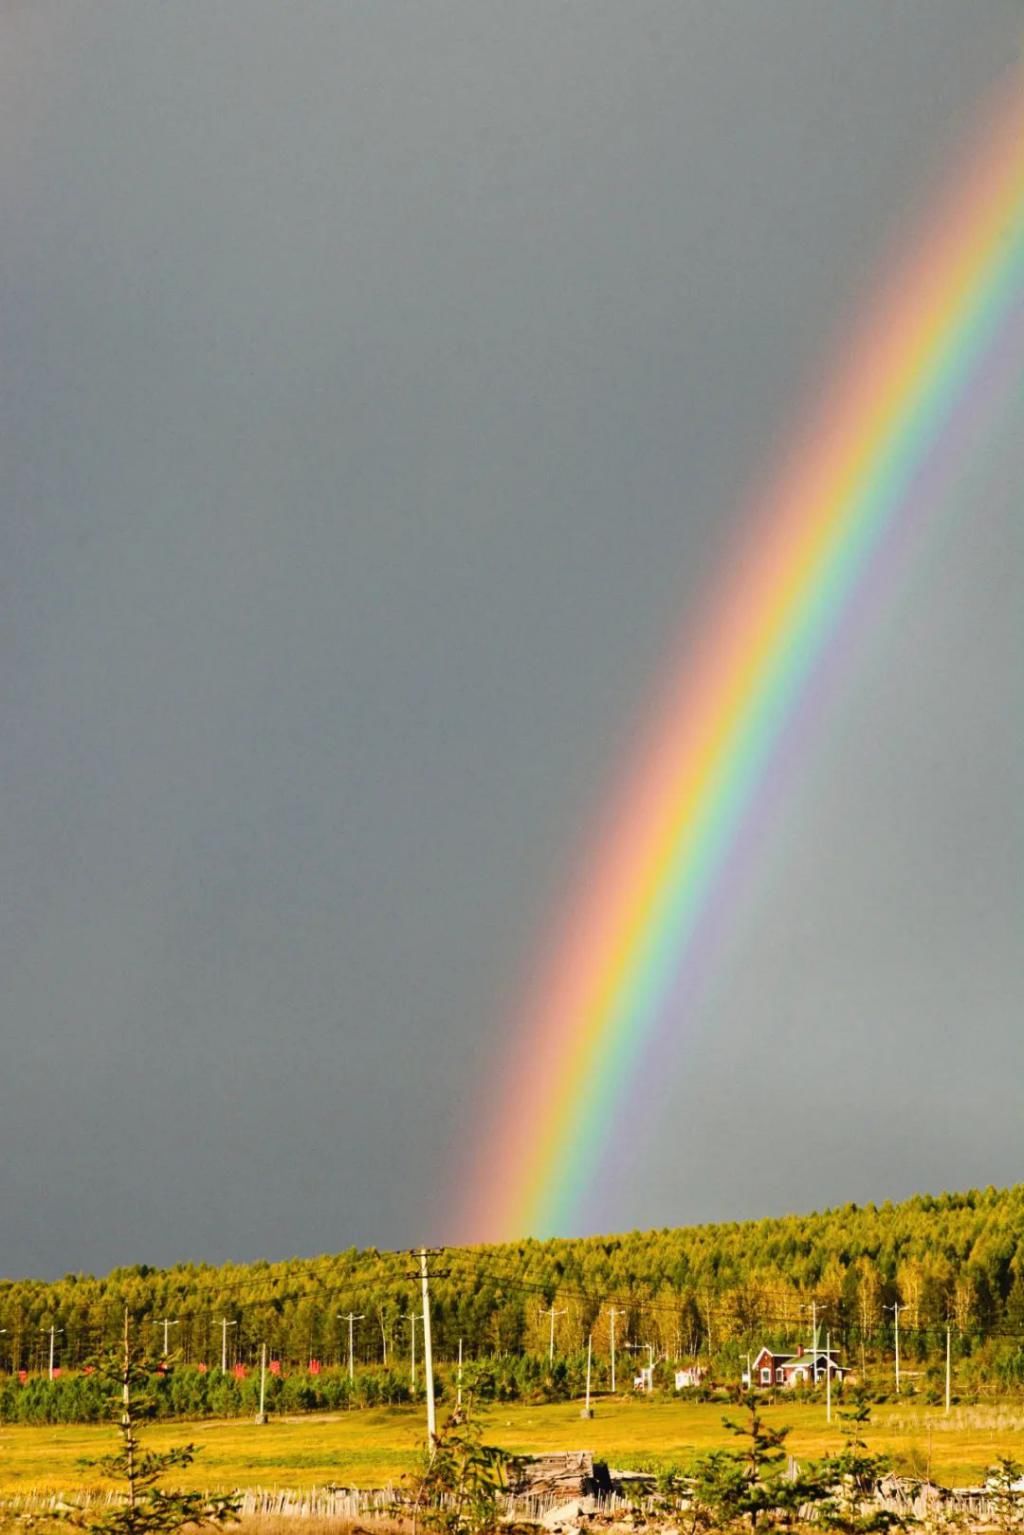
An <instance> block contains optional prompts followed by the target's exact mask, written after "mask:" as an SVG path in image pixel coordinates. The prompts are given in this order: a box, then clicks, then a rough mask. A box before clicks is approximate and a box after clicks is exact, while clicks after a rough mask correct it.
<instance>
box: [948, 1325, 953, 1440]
mask: <svg viewBox="0 0 1024 1535" xmlns="http://www.w3.org/2000/svg"><path fill="white" fill-rule="evenodd" d="M952 1362H953V1353H952V1344H951V1341H950V1328H949V1323H948V1322H947V1323H946V1415H947V1417H948V1416H949V1407H950V1402H951V1400H952V1386H953V1369H952Z"/></svg>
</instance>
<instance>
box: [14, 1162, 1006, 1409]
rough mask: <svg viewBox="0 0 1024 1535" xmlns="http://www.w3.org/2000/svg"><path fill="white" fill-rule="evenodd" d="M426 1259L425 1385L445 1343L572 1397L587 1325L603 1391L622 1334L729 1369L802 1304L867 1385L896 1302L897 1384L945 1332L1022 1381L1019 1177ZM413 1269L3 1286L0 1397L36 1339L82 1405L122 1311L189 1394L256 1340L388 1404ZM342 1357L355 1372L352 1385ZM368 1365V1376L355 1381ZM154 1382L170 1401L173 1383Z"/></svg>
mask: <svg viewBox="0 0 1024 1535" xmlns="http://www.w3.org/2000/svg"><path fill="white" fill-rule="evenodd" d="M436 1267H437V1269H438V1274H437V1277H435V1278H434V1279H433V1280H432V1284H431V1303H432V1304H431V1310H432V1318H433V1336H434V1348H435V1354H436V1356H437V1357H438V1359H439V1362H440V1367H441V1375H442V1378H444V1369H445V1364H446V1363H448V1364H451V1362H453V1361H454V1360H455V1358H456V1356H457V1353H458V1349H459V1345H460V1341H461V1346H462V1352H463V1357H464V1359H465V1361H466V1363H467V1368H469V1367H470V1366H472V1368H473V1369H475V1370H476V1371H477V1372H478V1373H479V1375H480V1380H481V1389H488V1390H490V1391H491V1392H492V1393H493V1394H497V1395H515V1394H519V1393H520V1392H522V1393H524V1394H525V1393H528V1392H530V1391H534V1390H537V1391H539V1390H542V1389H547V1390H550V1389H552V1387H553V1386H554V1384H555V1376H556V1374H559V1373H560V1375H561V1378H562V1381H563V1383H564V1386H565V1389H566V1390H568V1389H569V1387H570V1384H571V1383H572V1381H573V1380H574V1378H575V1375H576V1373H577V1361H578V1360H579V1358H580V1357H581V1356H582V1355H583V1353H584V1352H585V1349H586V1343H587V1338H588V1335H592V1336H593V1345H594V1351H595V1358H596V1360H597V1361H598V1369H599V1376H598V1380H599V1382H600V1383H601V1384H607V1378H606V1377H607V1366H608V1357H609V1353H610V1346H611V1329H612V1327H614V1328H615V1337H616V1344H617V1348H618V1351H619V1358H620V1371H619V1374H620V1378H619V1382H618V1383H619V1385H620V1386H621V1385H622V1384H623V1382H624V1381H626V1380H627V1377H628V1376H629V1374H630V1366H629V1363H628V1355H627V1353H626V1351H627V1349H629V1348H633V1349H634V1350H636V1351H637V1354H638V1356H639V1357H640V1358H642V1359H643V1360H644V1361H646V1359H647V1358H649V1357H651V1356H653V1357H654V1358H656V1359H664V1360H667V1361H672V1360H677V1359H678V1360H685V1359H690V1358H701V1357H703V1359H704V1360H705V1361H710V1364H711V1373H712V1378H715V1379H723V1380H726V1379H728V1380H733V1379H734V1378H735V1377H736V1376H737V1374H738V1369H739V1366H740V1362H741V1361H742V1359H743V1358H744V1355H745V1353H746V1351H748V1350H750V1349H753V1348H756V1347H758V1346H760V1345H761V1344H764V1343H766V1344H769V1345H772V1346H777V1347H786V1346H796V1345H797V1344H798V1343H800V1342H807V1341H809V1339H810V1325H811V1324H810V1318H811V1315H812V1309H813V1312H814V1313H815V1314H816V1315H817V1317H818V1320H819V1324H820V1327H821V1330H822V1339H823V1337H824V1331H825V1330H826V1329H827V1330H828V1332H829V1333H830V1334H831V1338H832V1342H833V1345H834V1346H836V1347H838V1348H839V1349H840V1350H842V1351H843V1353H844V1354H845V1355H846V1356H847V1359H848V1361H849V1363H850V1364H851V1365H852V1366H853V1367H854V1369H855V1370H856V1369H859V1370H860V1371H862V1372H863V1373H864V1374H865V1375H866V1376H868V1377H870V1376H871V1375H872V1372H875V1373H876V1374H877V1376H878V1378H879V1379H882V1378H884V1371H885V1362H886V1360H887V1359H888V1358H889V1357H890V1356H891V1352H892V1348H893V1342H894V1309H893V1308H894V1307H895V1306H896V1305H898V1306H899V1328H900V1340H901V1353H902V1357H903V1361H904V1367H905V1371H906V1380H907V1388H908V1389H914V1385H915V1380H916V1381H918V1382H919V1383H920V1384H922V1385H924V1384H926V1383H927V1382H928V1381H929V1380H930V1379H931V1378H932V1377H933V1376H934V1373H935V1371H936V1370H937V1369H938V1368H939V1366H940V1364H941V1362H943V1361H944V1358H945V1349H946V1330H947V1327H948V1328H949V1329H950V1335H951V1347H952V1351H953V1354H954V1358H955V1361H956V1370H957V1380H958V1382H959V1383H960V1384H961V1385H962V1386H963V1387H964V1389H978V1388H981V1387H984V1386H998V1387H1000V1388H1006V1387H1013V1386H1016V1385H1018V1384H1021V1383H1024V1185H1018V1186H1016V1187H1014V1188H1010V1189H1004V1190H998V1189H992V1188H989V1189H985V1190H983V1191H970V1192H967V1193H962V1194H943V1195H939V1196H936V1197H932V1196H929V1195H921V1196H918V1197H916V1198H913V1199H909V1200H907V1201H905V1202H903V1203H900V1204H883V1205H879V1206H876V1205H865V1206H857V1205H845V1206H843V1207H841V1208H837V1209H832V1210H825V1211H823V1212H821V1213H819V1214H814V1215H804V1216H786V1217H783V1218H779V1219H771V1220H761V1221H747V1222H737V1223H731V1224H727V1225H706V1226H694V1227H683V1228H679V1229H663V1230H658V1231H648V1232H632V1233H629V1234H626V1235H623V1236H615V1237H587V1238H578V1239H572V1240H568V1239H557V1238H556V1239H552V1240H549V1241H535V1240H528V1241H523V1242H518V1243H505V1244H497V1245H493V1246H487V1247H474V1248H462V1249H450V1250H448V1251H447V1252H446V1253H445V1255H444V1258H443V1260H438V1262H437V1265H436ZM410 1272H411V1265H410V1259H409V1255H408V1253H406V1252H395V1253H391V1252H378V1251H377V1250H375V1249H372V1248H371V1249H366V1250H363V1251H358V1250H356V1249H350V1250H348V1251H345V1252H341V1253H337V1254H333V1255H325V1256H323V1257H319V1258H313V1259H302V1260H299V1259H293V1260H288V1261H284V1262H277V1263H269V1262H257V1263H253V1264H248V1265H237V1264H227V1265H223V1266H221V1267H211V1266H208V1265H192V1264H189V1265H180V1266H177V1267H175V1268H170V1269H151V1268H149V1267H147V1266H146V1265H145V1264H139V1265H137V1266H136V1267H133V1268H122V1269H115V1270H114V1271H113V1272H112V1273H110V1274H108V1275H106V1276H105V1277H103V1278H94V1277H91V1276H87V1275H81V1274H68V1275H66V1276H65V1277H64V1278H63V1279H61V1280H58V1281H56V1282H53V1283H45V1282H42V1281H37V1280H27V1279H21V1280H7V1281H2V1282H0V1329H2V1332H0V1377H2V1376H3V1375H6V1376H7V1377H8V1380H7V1383H6V1384H5V1386H4V1388H3V1390H4V1394H5V1402H4V1404H0V1411H3V1413H4V1416H16V1415H17V1413H16V1411H15V1410H14V1408H13V1407H11V1408H10V1410H8V1405H7V1402H6V1399H7V1396H8V1395H9V1393H10V1392H11V1391H17V1390H18V1389H19V1388H20V1389H21V1390H22V1391H26V1390H28V1389H29V1387H30V1386H31V1387H32V1389H33V1390H38V1389H39V1387H38V1386H34V1385H33V1382H32V1378H33V1377H37V1376H39V1375H43V1376H48V1375H49V1373H50V1361H51V1349H52V1360H53V1369H54V1372H55V1373H56V1372H59V1378H58V1380H54V1381H50V1380H46V1381H45V1385H46V1386H47V1387H48V1388H55V1387H56V1388H58V1389H60V1383H63V1390H64V1391H66V1392H67V1393H68V1395H69V1400H70V1395H71V1385H70V1381H67V1382H65V1381H64V1377H65V1376H69V1375H71V1374H72V1373H73V1374H75V1375H77V1376H80V1377H81V1379H80V1381H79V1384H78V1386H77V1387H76V1390H78V1391H79V1392H81V1393H83V1400H84V1398H85V1397H87V1396H88V1393H89V1392H90V1390H94V1388H92V1387H90V1385H89V1378H88V1375H85V1376H82V1375H81V1372H82V1371H83V1369H84V1368H85V1367H87V1365H88V1362H89V1360H90V1359H92V1358H94V1357H95V1356H96V1355H97V1354H98V1353H100V1352H102V1351H103V1350H104V1349H109V1348H111V1347H113V1346H115V1344H116V1340H117V1337H118V1330H119V1328H120V1326H121V1321H122V1317H123V1312H124V1308H125V1306H127V1307H128V1309H129V1312H130V1314H131V1316H132V1318H133V1325H134V1326H135V1327H136V1329H137V1333H138V1335H141V1336H146V1335H148V1337H149V1339H150V1342H151V1346H152V1351H153V1355H154V1358H156V1357H158V1356H159V1355H160V1354H161V1353H162V1352H163V1350H164V1347H165V1346H166V1347H167V1349H168V1351H169V1353H170V1354H171V1355H172V1356H173V1358H174V1361H175V1365H176V1368H175V1369H174V1370H173V1371H171V1372H169V1373H170V1375H171V1376H173V1378H174V1379H175V1380H180V1381H182V1382H184V1381H185V1379H186V1378H188V1379H189V1380H190V1381H191V1384H190V1385H189V1387H188V1390H189V1391H191V1392H192V1395H193V1396H194V1397H197V1398H198V1397H203V1398H204V1399H206V1398H208V1397H210V1395H211V1393H213V1392H214V1387H216V1389H217V1391H220V1392H221V1393H222V1394H223V1393H224V1392H228V1393H231V1392H233V1393H234V1394H235V1395H236V1396H237V1397H238V1398H239V1399H241V1397H242V1396H244V1395H245V1392H246V1390H248V1389H250V1388H249V1387H248V1386H247V1384H246V1382H247V1381H248V1380H249V1379H250V1377H251V1372H252V1371H253V1370H254V1368H255V1367H256V1365H257V1363H258V1359H259V1354H260V1349H261V1346H262V1345H264V1344H265V1345H266V1347H267V1351H268V1356H269V1358H270V1359H271V1360H272V1361H273V1362H274V1375H275V1378H276V1379H278V1381H279V1384H278V1385H275V1386H274V1387H273V1388H272V1389H273V1390H274V1392H275V1393H276V1392H281V1393H283V1392H285V1391H287V1392H289V1393H293V1392H299V1390H300V1386H299V1385H298V1384H296V1385H290V1384H289V1383H288V1382H289V1378H290V1377H296V1378H297V1379H301V1381H302V1383H303V1389H305V1390H306V1392H307V1397H308V1396H309V1393H310V1392H312V1395H313V1397H314V1398H315V1397H316V1396H317V1391H318V1390H319V1387H318V1386H317V1379H318V1376H319V1375H320V1374H326V1375H327V1376H329V1378H330V1379H331V1380H335V1379H336V1380H337V1381H338V1382H342V1381H343V1382H344V1384H343V1385H342V1384H339V1385H338V1386H337V1388H336V1389H337V1391H338V1392H340V1393H342V1394H345V1393H348V1392H351V1393H353V1396H354V1397H360V1395H361V1397H362V1398H363V1399H366V1398H367V1397H372V1396H374V1395H375V1394H376V1396H377V1399H378V1400H398V1399H401V1397H402V1393H403V1392H407V1393H408V1394H415V1390H414V1383H413V1377H412V1355H413V1348H414V1347H415V1349H416V1350H417V1352H419V1350H420V1349H421V1346H422V1344H421V1336H420V1324H419V1322H418V1320H417V1318H418V1314H419V1310H420V1304H419V1291H418V1287H417V1285H416V1283H415V1281H414V1280H413V1279H411V1278H410V1277H409V1275H410ZM552 1310H554V1312H555V1318H554V1333H553V1338H552V1319H551V1311H552ZM349 1314H352V1315H353V1317H354V1321H353V1324H352V1332H351V1338H352V1359H351V1362H350V1361H349V1356H348V1349H349V1338H350V1331H349V1321H348V1316H349ZM549 1354H550V1355H553V1358H552V1359H549ZM222 1364H223V1365H224V1366H226V1369H225V1370H223V1371H222V1370H221V1368H220V1366H221V1365H222ZM311 1364H312V1366H313V1368H312V1369H311ZM201 1367H205V1369H204V1368H201ZM236 1367H238V1368H237V1370H236ZM350 1369H351V1372H352V1374H353V1376H354V1375H355V1374H357V1373H358V1374H359V1376H360V1378H361V1379H362V1380H363V1381H364V1384H363V1386H361V1387H360V1388H359V1391H356V1390H355V1384H354V1382H350V1380H349V1378H348V1377H349V1370H350ZM374 1373H376V1374H377V1376H379V1383H378V1386H377V1387H375V1388H370V1387H368V1386H367V1385H365V1381H366V1380H367V1379H368V1378H369V1376H370V1375H372V1374H374ZM388 1381H390V1382H391V1384H386V1382H388ZM545 1381H546V1382H547V1385H546V1386H545V1385H544V1382H545ZM627 1383H628V1382H627ZM326 1384H327V1381H326V1380H325V1381H324V1386H326ZM420 1385H422V1382H420ZM173 1389H174V1391H180V1392H185V1391H186V1386H185V1385H184V1384H182V1385H180V1386H176V1387H174V1388H173ZM332 1389H334V1388H332ZM167 1392H168V1400H170V1394H171V1392H172V1387H171V1385H170V1384H168V1387H167ZM381 1393H383V1395H381ZM311 1405H319V1403H318V1401H313V1402H311ZM328 1405H329V1404H328ZM197 1407H198V1402H197ZM182 1410H189V1409H186V1408H185V1407H184V1404H182ZM210 1410H215V1409H213V1408H211V1409H210Z"/></svg>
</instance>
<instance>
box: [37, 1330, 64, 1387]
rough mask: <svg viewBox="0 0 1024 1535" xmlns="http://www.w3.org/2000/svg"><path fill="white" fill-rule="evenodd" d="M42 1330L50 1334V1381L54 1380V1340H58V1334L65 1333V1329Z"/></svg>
mask: <svg viewBox="0 0 1024 1535" xmlns="http://www.w3.org/2000/svg"><path fill="white" fill-rule="evenodd" d="M42 1330H43V1332H44V1333H46V1332H48V1333H49V1334H50V1379H51V1380H52V1379H53V1349H54V1340H55V1339H56V1337H57V1334H58V1333H59V1332H63V1331H64V1329H63V1327H44V1328H43V1329H42Z"/></svg>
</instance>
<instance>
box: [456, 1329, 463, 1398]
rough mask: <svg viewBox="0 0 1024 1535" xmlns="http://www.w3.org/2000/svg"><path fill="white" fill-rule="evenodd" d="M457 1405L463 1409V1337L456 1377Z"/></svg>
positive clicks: (460, 1340)
mask: <svg viewBox="0 0 1024 1535" xmlns="http://www.w3.org/2000/svg"><path fill="white" fill-rule="evenodd" d="M455 1382H456V1384H455V1406H456V1408H457V1409H458V1411H459V1412H461V1411H462V1339H461V1338H460V1339H459V1373H458V1375H457V1376H456V1377H455Z"/></svg>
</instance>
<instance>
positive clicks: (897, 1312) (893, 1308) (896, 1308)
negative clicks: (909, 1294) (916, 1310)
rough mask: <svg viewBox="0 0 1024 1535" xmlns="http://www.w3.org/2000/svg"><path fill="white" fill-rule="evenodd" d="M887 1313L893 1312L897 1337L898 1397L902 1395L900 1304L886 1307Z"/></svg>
mask: <svg viewBox="0 0 1024 1535" xmlns="http://www.w3.org/2000/svg"><path fill="white" fill-rule="evenodd" d="M885 1309H886V1311H891V1312H892V1314H893V1321H894V1325H895V1337H896V1395H897V1396H899V1394H900V1303H899V1301H894V1303H893V1304H892V1305H891V1306H886V1308H885Z"/></svg>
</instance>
